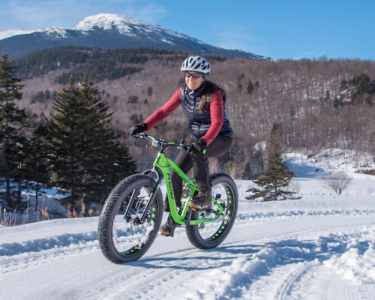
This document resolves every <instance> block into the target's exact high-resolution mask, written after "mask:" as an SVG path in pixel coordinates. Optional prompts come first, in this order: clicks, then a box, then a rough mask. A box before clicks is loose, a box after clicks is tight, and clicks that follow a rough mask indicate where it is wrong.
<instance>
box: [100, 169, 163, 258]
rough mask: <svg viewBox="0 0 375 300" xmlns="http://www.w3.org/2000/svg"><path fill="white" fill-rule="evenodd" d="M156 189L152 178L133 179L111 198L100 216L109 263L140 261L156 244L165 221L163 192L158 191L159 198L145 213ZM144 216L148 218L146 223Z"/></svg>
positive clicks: (121, 184) (111, 195)
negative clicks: (154, 243)
mask: <svg viewBox="0 0 375 300" xmlns="http://www.w3.org/2000/svg"><path fill="white" fill-rule="evenodd" d="M155 186H156V182H155V181H154V180H153V179H152V178H150V177H149V176H146V175H143V174H137V175H132V176H129V177H127V178H125V179H124V180H123V181H121V182H120V183H119V184H118V185H117V186H116V187H115V188H114V189H113V191H112V192H111V194H110V195H109V196H108V198H107V200H106V203H105V205H104V208H103V210H102V213H101V214H100V219H99V225H98V240H99V246H100V249H101V250H102V252H103V254H104V256H105V257H106V258H107V259H108V260H109V261H111V262H113V263H126V262H130V261H134V260H138V259H139V258H141V257H142V255H144V254H145V253H146V251H147V250H148V249H149V248H150V246H151V245H152V243H153V242H154V240H155V238H156V236H157V234H158V230H159V227H160V223H161V220H162V217H163V197H162V194H161V192H160V190H157V191H156V193H157V194H156V197H155V198H154V201H153V203H152V205H151V206H149V208H148V209H147V211H146V212H145V209H146V205H147V203H148V201H149V199H150V197H151V195H152V191H153V189H154V187H155ZM128 206H130V207H129V208H128ZM126 211H127V214H126V216H125V212H126ZM144 212H145V216H146V217H145V219H144V221H142V220H141V217H142V215H143V214H144Z"/></svg>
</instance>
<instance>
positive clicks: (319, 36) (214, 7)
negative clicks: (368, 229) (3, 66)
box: [0, 0, 375, 60]
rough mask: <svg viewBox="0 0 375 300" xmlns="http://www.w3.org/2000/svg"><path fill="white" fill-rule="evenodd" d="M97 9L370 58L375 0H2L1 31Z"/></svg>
mask: <svg viewBox="0 0 375 300" xmlns="http://www.w3.org/2000/svg"><path fill="white" fill-rule="evenodd" d="M99 13H114V14H121V15H127V16H129V17H133V18H138V19H141V20H144V21H148V22H151V23H155V24H158V25H161V26H164V27H167V28H169V29H172V30H175V31H179V32H181V33H184V34H187V35H189V36H192V37H194V38H197V39H199V40H201V41H203V42H205V43H208V44H212V45H215V46H225V47H228V48H236V49H241V50H246V51H249V52H252V53H256V54H260V55H265V56H269V57H273V58H281V59H301V58H310V59H313V58H319V57H322V56H327V57H328V58H350V59H353V58H359V59H363V60H375V39H374V36H375V33H374V32H375V15H374V14H375V0H357V1H347V0H325V1H323V0H313V1H307V0H262V1H261V0H232V1H229V0H226V1H224V0H190V1H177V0H59V1H51V0H10V1H9V0H1V10H0V32H1V31H5V30H9V29H30V30H31V29H40V28H45V27H52V26H58V27H66V28H68V27H72V26H74V25H75V24H76V23H78V22H79V21H81V20H82V19H83V18H85V17H87V16H90V15H95V14H99Z"/></svg>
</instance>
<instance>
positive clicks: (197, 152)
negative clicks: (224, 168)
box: [130, 56, 233, 236]
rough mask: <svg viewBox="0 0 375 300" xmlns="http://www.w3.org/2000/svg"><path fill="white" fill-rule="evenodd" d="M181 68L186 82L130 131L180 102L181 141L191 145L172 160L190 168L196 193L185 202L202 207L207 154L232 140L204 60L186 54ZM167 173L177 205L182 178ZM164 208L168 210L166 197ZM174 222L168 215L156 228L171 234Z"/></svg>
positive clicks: (221, 95) (221, 97)
mask: <svg viewBox="0 0 375 300" xmlns="http://www.w3.org/2000/svg"><path fill="white" fill-rule="evenodd" d="M181 71H182V72H184V78H185V83H186V85H184V86H183V87H182V88H180V89H178V90H177V91H176V92H175V93H174V95H173V96H172V98H171V99H170V100H169V101H168V102H167V103H165V104H164V105H163V106H162V107H161V108H159V109H158V110H156V111H155V112H154V113H153V114H152V115H151V116H150V117H149V118H148V119H147V120H146V121H145V122H144V123H142V124H139V125H136V126H135V127H132V128H131V130H130V134H131V135H136V134H138V133H141V132H144V131H148V130H150V129H151V128H152V127H154V126H155V125H156V124H158V123H159V122H161V121H162V120H164V119H165V118H166V117H167V116H169V115H170V114H171V113H172V112H173V111H174V110H175V109H176V108H177V107H178V106H180V105H181V106H182V109H183V111H184V113H185V115H186V117H187V118H188V120H189V132H190V137H188V138H186V140H185V142H186V143H187V145H192V147H191V148H192V151H191V152H190V154H188V153H187V152H186V151H180V153H179V154H178V156H177V158H176V161H175V162H176V164H177V165H178V166H179V167H180V168H181V170H182V171H184V172H185V173H186V172H188V171H189V170H190V169H191V168H192V167H193V168H194V176H195V179H196V180H197V186H198V189H199V193H198V195H196V196H195V197H194V198H193V199H192V200H191V201H190V202H189V206H191V207H192V208H193V209H202V208H203V207H206V206H210V205H211V204H212V202H211V187H210V183H209V180H208V179H209V176H208V175H209V173H208V161H207V156H209V157H212V156H218V155H220V154H223V153H225V152H227V151H228V150H229V148H230V147H231V145H232V143H233V130H232V128H231V126H230V123H229V121H228V119H227V117H226V113H225V100H226V95H225V92H224V90H223V89H221V88H219V87H218V86H217V85H216V84H214V83H212V82H210V81H206V76H207V75H208V74H209V73H210V64H209V63H208V61H207V60H206V59H204V58H203V57H201V56H190V57H188V58H187V59H185V61H184V62H183V64H182V66H181ZM204 149H206V151H205V154H204V153H203V152H204V151H203V150H204ZM171 177H172V183H173V189H174V192H175V197H176V204H177V207H180V206H181V195H182V179H181V178H180V177H179V176H178V175H177V174H174V172H172V175H171ZM166 211H169V207H168V201H166ZM176 226H178V225H177V224H176V223H174V222H173V220H172V218H168V222H167V223H166V224H165V225H163V226H162V228H161V230H160V232H161V234H162V235H165V236H173V233H174V230H175V228H176Z"/></svg>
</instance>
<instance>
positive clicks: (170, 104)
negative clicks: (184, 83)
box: [144, 88, 181, 131]
mask: <svg viewBox="0 0 375 300" xmlns="http://www.w3.org/2000/svg"><path fill="white" fill-rule="evenodd" d="M180 96H181V88H179V89H178V90H177V91H176V92H175V93H174V94H173V96H172V97H171V99H169V100H168V101H167V102H166V103H165V104H164V105H163V106H162V107H160V108H159V109H157V110H156V111H155V112H154V113H153V114H152V115H151V116H150V117H148V118H147V120H146V121H145V122H144V123H146V124H147V131H148V130H150V129H151V128H152V127H154V126H155V125H157V124H159V123H160V122H161V121H163V120H164V119H165V118H166V117H168V116H169V115H170V114H171V113H172V112H174V111H175V110H176V108H177V107H179V106H180V104H181V99H180Z"/></svg>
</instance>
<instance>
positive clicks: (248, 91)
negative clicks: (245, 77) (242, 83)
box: [246, 80, 254, 94]
mask: <svg viewBox="0 0 375 300" xmlns="http://www.w3.org/2000/svg"><path fill="white" fill-rule="evenodd" d="M246 91H247V93H248V94H251V93H252V92H253V91H254V85H253V83H252V82H251V80H249V83H248V84H247V87H246Z"/></svg>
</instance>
